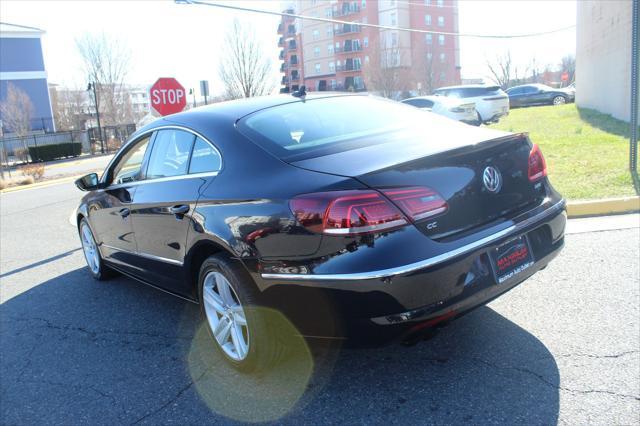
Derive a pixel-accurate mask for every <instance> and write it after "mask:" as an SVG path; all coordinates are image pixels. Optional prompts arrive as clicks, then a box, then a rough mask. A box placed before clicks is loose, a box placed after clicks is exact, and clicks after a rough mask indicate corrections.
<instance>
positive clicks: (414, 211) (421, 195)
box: [382, 186, 447, 222]
mask: <svg viewBox="0 0 640 426" xmlns="http://www.w3.org/2000/svg"><path fill="white" fill-rule="evenodd" d="M382 192H383V193H384V195H386V196H387V197H389V199H390V200H391V201H393V202H394V203H395V205H396V206H398V207H399V208H400V210H402V211H403V212H404V214H406V215H407V216H409V218H410V219H411V220H413V221H414V222H415V221H418V220H421V219H426V218H428V217H431V216H435V215H438V214H440V213H444V212H446V211H447V202H446V201H444V199H443V198H442V197H441V196H440V194H438V193H437V192H435V191H434V190H433V189H431V188H425V187H422V186H420V187H413V188H402V189H387V190H385V191H382Z"/></svg>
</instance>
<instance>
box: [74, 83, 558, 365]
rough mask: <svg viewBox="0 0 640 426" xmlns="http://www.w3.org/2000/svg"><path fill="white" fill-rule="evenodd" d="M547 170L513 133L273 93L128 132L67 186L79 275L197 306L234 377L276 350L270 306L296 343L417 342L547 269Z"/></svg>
mask: <svg viewBox="0 0 640 426" xmlns="http://www.w3.org/2000/svg"><path fill="white" fill-rule="evenodd" d="M546 174H547V172H546V165H545V161H544V158H543V156H542V153H541V152H540V150H539V148H538V147H537V146H536V145H532V143H531V142H530V140H529V139H528V137H527V136H526V135H524V134H510V133H505V132H499V131H496V130H492V129H488V128H480V129H479V128H474V127H471V126H467V125H464V124H460V123H456V122H453V121H451V120H448V119H446V118H442V117H439V116H437V115H434V114H424V112H422V111H420V110H418V109H416V108H414V107H411V106H408V105H403V104H401V103H397V102H393V101H388V100H382V99H378V98H375V97H371V96H366V95H322V96H321V95H308V96H306V97H302V98H296V97H293V96H287V95H280V96H273V97H262V98H253V99H249V100H244V101H233V102H226V103H220V104H215V105H211V106H208V107H203V108H196V109H194V110H190V111H188V112H184V113H180V114H176V115H173V116H168V117H166V118H163V119H159V120H157V121H156V122H154V123H152V124H150V125H148V126H146V127H144V128H142V129H140V130H139V131H138V132H137V133H136V134H135V135H134V136H133V137H132V139H131V140H130V141H129V142H128V143H126V144H125V145H124V146H123V147H122V148H121V149H120V151H119V152H118V153H117V154H116V155H115V157H114V158H113V160H112V161H111V163H110V164H109V165H108V166H107V168H106V170H105V171H104V174H103V175H102V177H101V178H100V179H98V176H97V175H96V174H90V175H87V176H85V177H83V178H82V179H79V180H78V181H77V182H76V184H77V186H78V187H79V188H80V189H82V190H85V191H89V193H88V194H86V195H85V196H84V198H83V199H82V201H81V203H80V206H79V208H78V210H77V224H78V229H79V233H80V237H81V241H82V246H83V248H84V254H85V257H86V259H87V262H88V264H89V269H90V271H91V274H92V275H93V277H94V278H96V279H98V280H102V279H105V278H106V277H107V276H108V275H110V274H111V273H112V272H114V271H118V272H121V273H123V274H125V275H128V276H130V277H133V278H135V279H137V280H140V281H142V282H144V283H146V284H149V285H151V286H154V287H158V288H160V289H163V290H165V291H167V292H170V293H172V294H174V295H177V296H179V297H182V298H185V299H187V300H190V301H193V302H196V303H200V307H201V311H202V315H203V316H204V318H205V319H206V321H205V323H206V324H207V327H208V329H209V331H210V332H211V336H212V343H213V345H214V346H215V347H216V348H218V349H219V350H220V352H221V353H222V354H223V355H224V356H225V357H226V359H227V360H228V361H229V362H230V363H232V364H233V365H234V366H236V367H237V368H239V369H242V370H245V371H249V370H252V369H263V368H267V367H268V366H269V365H272V364H273V363H274V362H275V361H276V360H277V359H278V358H279V354H280V353H282V349H283V348H282V343H280V342H281V340H280V338H279V337H278V334H279V333H281V329H280V328H279V327H278V326H277V324H278V322H277V321H275V320H272V319H270V318H271V317H270V314H269V312H280V313H282V317H284V318H285V319H286V320H288V321H289V322H290V323H291V324H293V325H294V326H295V327H296V330H297V331H296V333H299V334H301V335H302V336H306V337H308V338H337V339H344V340H346V341H347V342H349V343H353V344H363V343H366V344H370V343H382V342H387V341H390V340H394V339H415V338H417V337H420V336H422V334H423V333H426V332H428V331H429V330H431V329H432V328H434V327H436V326H440V325H443V324H445V323H447V322H449V321H451V320H453V319H454V318H456V317H459V316H461V315H464V314H465V313H467V312H469V311H470V310H471V309H473V308H475V307H477V306H480V305H483V304H485V303H487V302H489V301H490V300H492V299H494V298H496V297H498V296H499V295H501V294H502V293H505V292H506V291H508V290H510V289H511V288H513V287H514V286H516V285H518V284H519V283H521V282H522V281H524V280H525V279H526V278H528V277H530V276H531V275H533V274H534V273H535V272H536V271H538V270H540V269H542V268H544V267H546V266H547V264H548V263H549V262H550V261H551V259H553V258H554V257H555V256H556V255H557V254H558V253H559V252H560V249H561V248H562V246H563V241H564V227H565V220H566V219H565V218H566V216H565V213H564V211H565V202H564V200H563V199H562V197H561V196H560V195H559V194H558V193H557V192H556V191H555V190H554V189H553V187H552V186H551V184H550V183H549V180H548V179H547V177H546ZM132 315H135V314H134V313H132ZM138 319H139V318H138Z"/></svg>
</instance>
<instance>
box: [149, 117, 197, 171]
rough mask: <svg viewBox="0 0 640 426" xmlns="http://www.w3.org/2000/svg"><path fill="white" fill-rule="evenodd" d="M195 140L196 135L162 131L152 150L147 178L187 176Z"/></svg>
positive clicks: (157, 136)
mask: <svg viewBox="0 0 640 426" xmlns="http://www.w3.org/2000/svg"><path fill="white" fill-rule="evenodd" d="M194 138H195V136H194V135H192V134H191V133H189V132H185V131H182V130H173V129H171V130H160V131H159V132H158V134H157V135H156V139H155V141H154V142H153V147H152V148H151V156H150V157H149V166H148V167H147V173H146V178H147V179H155V178H162V177H170V176H180V175H185V174H187V167H188V165H189V153H190V152H191V146H192V145H193V139H194Z"/></svg>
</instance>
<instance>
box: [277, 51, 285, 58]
mask: <svg viewBox="0 0 640 426" xmlns="http://www.w3.org/2000/svg"><path fill="white" fill-rule="evenodd" d="M278 59H280V60H283V59H284V50H281V51H280V55H279V56H278Z"/></svg>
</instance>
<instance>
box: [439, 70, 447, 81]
mask: <svg viewBox="0 0 640 426" xmlns="http://www.w3.org/2000/svg"><path fill="white" fill-rule="evenodd" d="M446 78H447V74H446V73H445V72H444V71H440V81H445V80H446Z"/></svg>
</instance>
